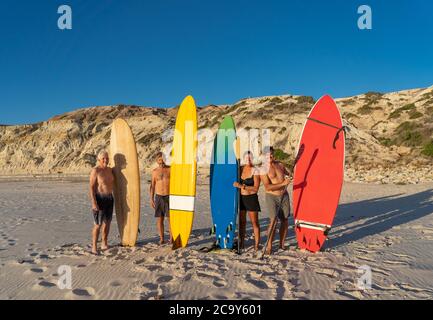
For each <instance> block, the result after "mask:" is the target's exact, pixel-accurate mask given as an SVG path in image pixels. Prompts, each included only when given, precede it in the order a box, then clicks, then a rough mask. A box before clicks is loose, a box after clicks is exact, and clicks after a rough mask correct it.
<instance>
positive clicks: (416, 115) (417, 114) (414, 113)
mask: <svg viewBox="0 0 433 320" xmlns="http://www.w3.org/2000/svg"><path fill="white" fill-rule="evenodd" d="M421 117H422V113H421V112H419V111H416V110H412V111H411V112H409V118H410V119H418V118H421Z"/></svg>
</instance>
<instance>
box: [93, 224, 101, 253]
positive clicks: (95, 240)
mask: <svg viewBox="0 0 433 320" xmlns="http://www.w3.org/2000/svg"><path fill="white" fill-rule="evenodd" d="M100 230H101V226H99V225H97V224H95V225H94V226H93V230H92V253H93V254H98V239H99V231H100Z"/></svg>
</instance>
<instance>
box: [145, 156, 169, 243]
mask: <svg viewBox="0 0 433 320" xmlns="http://www.w3.org/2000/svg"><path fill="white" fill-rule="evenodd" d="M156 163H157V164H158V167H157V168H155V169H154V170H153V172H152V182H151V184H150V203H151V205H152V208H153V209H155V218H157V227H158V232H159V239H160V240H159V244H164V243H165V242H164V217H167V220H168V226H169V228H168V230H169V233H170V243H172V241H173V240H172V238H171V230H170V208H169V195H170V167H168V166H167V165H166V164H165V162H164V157H163V154H162V152H158V154H157V155H156Z"/></svg>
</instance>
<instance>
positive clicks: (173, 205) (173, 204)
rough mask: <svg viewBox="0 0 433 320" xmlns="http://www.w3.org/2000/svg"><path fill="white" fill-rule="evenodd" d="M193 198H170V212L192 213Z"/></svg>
mask: <svg viewBox="0 0 433 320" xmlns="http://www.w3.org/2000/svg"><path fill="white" fill-rule="evenodd" d="M194 203H195V197H193V196H170V210H182V211H191V212H192V211H194Z"/></svg>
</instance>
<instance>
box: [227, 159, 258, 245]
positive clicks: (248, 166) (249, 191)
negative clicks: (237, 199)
mask: <svg viewBox="0 0 433 320" xmlns="http://www.w3.org/2000/svg"><path fill="white" fill-rule="evenodd" d="M244 159H245V165H244V166H242V167H241V181H240V183H239V182H235V183H233V186H234V187H235V188H239V189H241V203H240V222H239V223H240V226H239V237H240V244H239V245H240V247H241V248H242V249H243V248H244V239H245V232H246V226H247V217H246V213H247V212H248V216H249V217H250V220H251V223H252V225H253V229H254V242H255V245H254V249H255V250H256V251H258V250H259V244H260V226H259V211H261V210H260V204H259V198H258V196H257V192H258V191H259V187H260V175H259V172H258V170H257V169H256V168H255V167H254V165H253V154H252V153H251V151H247V152H246V153H245V157H244Z"/></svg>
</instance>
